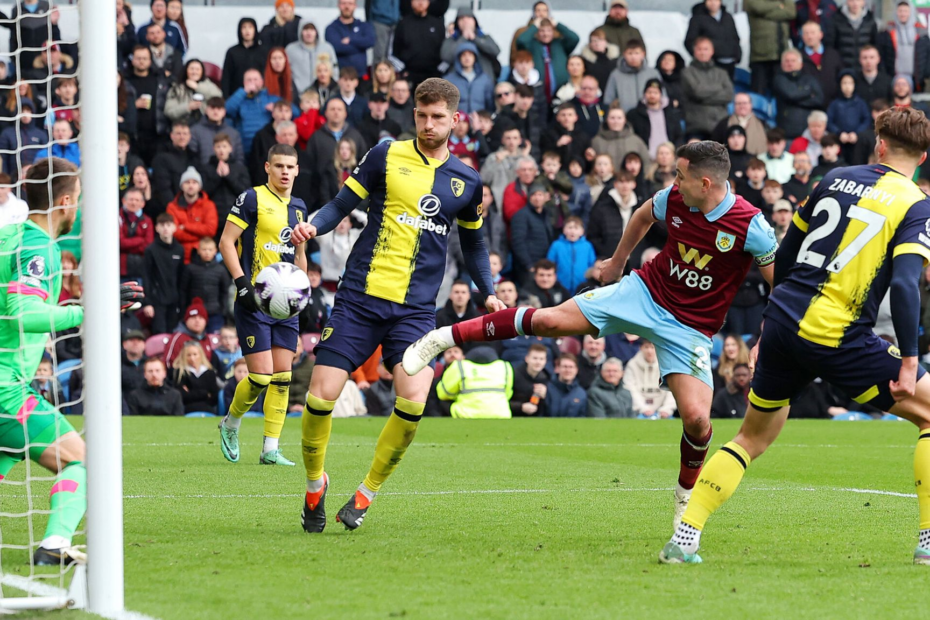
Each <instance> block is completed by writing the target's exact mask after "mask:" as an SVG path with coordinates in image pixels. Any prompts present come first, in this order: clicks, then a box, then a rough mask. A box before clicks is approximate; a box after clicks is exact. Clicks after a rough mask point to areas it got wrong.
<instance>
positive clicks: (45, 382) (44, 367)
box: [29, 355, 65, 407]
mask: <svg viewBox="0 0 930 620" xmlns="http://www.w3.org/2000/svg"><path fill="white" fill-rule="evenodd" d="M29 387H30V388H31V389H32V390H34V391H35V392H38V393H39V395H41V396H42V398H44V399H45V400H47V401H48V402H49V403H51V404H53V405H55V406H56V407H57V406H59V405H63V404H64V403H65V397H64V393H63V392H62V390H61V383H60V382H59V381H58V377H56V376H55V373H54V371H53V370H52V359H51V358H50V357H48V355H43V356H42V361H40V362H39V367H38V368H36V374H35V378H34V379H33V380H32V382H31V383H30V384H29Z"/></svg>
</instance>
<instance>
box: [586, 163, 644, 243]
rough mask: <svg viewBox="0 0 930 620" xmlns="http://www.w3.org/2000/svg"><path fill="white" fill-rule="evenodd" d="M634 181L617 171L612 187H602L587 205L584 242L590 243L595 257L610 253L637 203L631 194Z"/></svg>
mask: <svg viewBox="0 0 930 620" xmlns="http://www.w3.org/2000/svg"><path fill="white" fill-rule="evenodd" d="M635 184H636V180H635V178H634V177H633V175H632V174H630V173H629V172H627V171H626V170H621V171H620V172H618V173H617V175H616V176H615V177H614V178H613V186H612V187H610V188H605V189H607V191H602V192H601V194H600V196H599V197H598V199H597V200H596V201H595V202H594V206H593V207H592V208H591V219H590V220H589V222H588V231H589V234H588V241H590V242H591V244H592V245H593V246H594V253H595V255H596V256H613V253H614V251H615V250H616V249H617V245H618V244H619V243H620V238H621V237H622V236H623V231H624V230H626V226H627V223H628V222H629V221H630V217H631V216H632V215H633V210H634V209H635V208H636V207H638V206H639V199H638V198H637V197H636V194H635V193H633V188H634V187H635Z"/></svg>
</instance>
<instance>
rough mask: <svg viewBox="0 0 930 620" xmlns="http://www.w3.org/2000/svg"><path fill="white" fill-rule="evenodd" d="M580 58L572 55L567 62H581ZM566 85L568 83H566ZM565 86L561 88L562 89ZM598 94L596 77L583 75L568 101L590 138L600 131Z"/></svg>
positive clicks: (600, 110)
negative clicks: (573, 107)
mask: <svg viewBox="0 0 930 620" xmlns="http://www.w3.org/2000/svg"><path fill="white" fill-rule="evenodd" d="M580 58H581V57H580V56H572V59H570V60H569V63H570V64H577V62H581V61H580ZM576 61H577V62H576ZM566 86H568V85H567V84H566ZM566 86H563V87H562V88H563V89H564V88H565V87H566ZM559 92H561V90H560V91H559ZM599 95H600V93H599V91H598V86H597V79H596V78H595V77H594V76H593V75H585V76H584V77H582V78H581V82H580V85H579V87H578V90H577V91H576V92H575V94H574V97H573V98H572V99H571V100H570V103H571V104H572V105H573V106H575V112H576V113H577V114H578V124H579V127H581V130H582V131H583V132H585V133H586V134H587V135H588V136H589V137H591V138H593V137H594V136H596V135H597V132H598V131H600V129H601V122H602V119H603V117H604V108H603V106H601V99H600V96H599Z"/></svg>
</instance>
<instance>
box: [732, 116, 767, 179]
mask: <svg viewBox="0 0 930 620" xmlns="http://www.w3.org/2000/svg"><path fill="white" fill-rule="evenodd" d="M727 152H728V154H729V155H730V176H733V177H735V178H736V179H737V180H738V181H739V180H742V179H743V177H744V176H745V174H746V167H747V166H748V165H749V160H750V159H754V158H753V156H752V155H750V154H749V153H747V152H746V130H745V129H743V128H742V126H740V125H732V126H730V127H729V128H728V129H727ZM757 161H758V160H757ZM759 163H760V164H761V163H762V162H759ZM761 167H762V170H763V180H764V178H765V177H764V171H765V166H764V165H762V166H761ZM761 189H762V188H761V187H758V188H757V190H761Z"/></svg>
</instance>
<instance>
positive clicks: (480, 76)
mask: <svg viewBox="0 0 930 620" xmlns="http://www.w3.org/2000/svg"><path fill="white" fill-rule="evenodd" d="M462 52H471V53H472V54H474V55H475V66H474V71H475V79H473V80H472V81H471V82H469V81H468V79H467V78H466V77H465V75H464V73H462V63H461V62H459V58H460V57H461V55H462ZM479 58H480V56H479V54H478V48H477V47H476V46H475V44H474V43H472V42H471V41H462V42H461V43H459V44H458V47H457V48H456V50H455V67H454V68H453V69H452V71H449V73H447V74H446V75H445V76H443V77H445V79H447V80H448V81H450V82H452V84H453V85H454V86H455V87H456V88H458V89H459V94H461V96H462V99H461V101H460V102H459V110H462V111H464V112H467V113H469V114H471V113H472V112H477V111H478V110H493V109H494V79H493V78H492V77H491V76H489V75H488V74H487V73H485V72H484V70H483V69H482V68H481V64H480V63H479V62H478V59H479Z"/></svg>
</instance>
